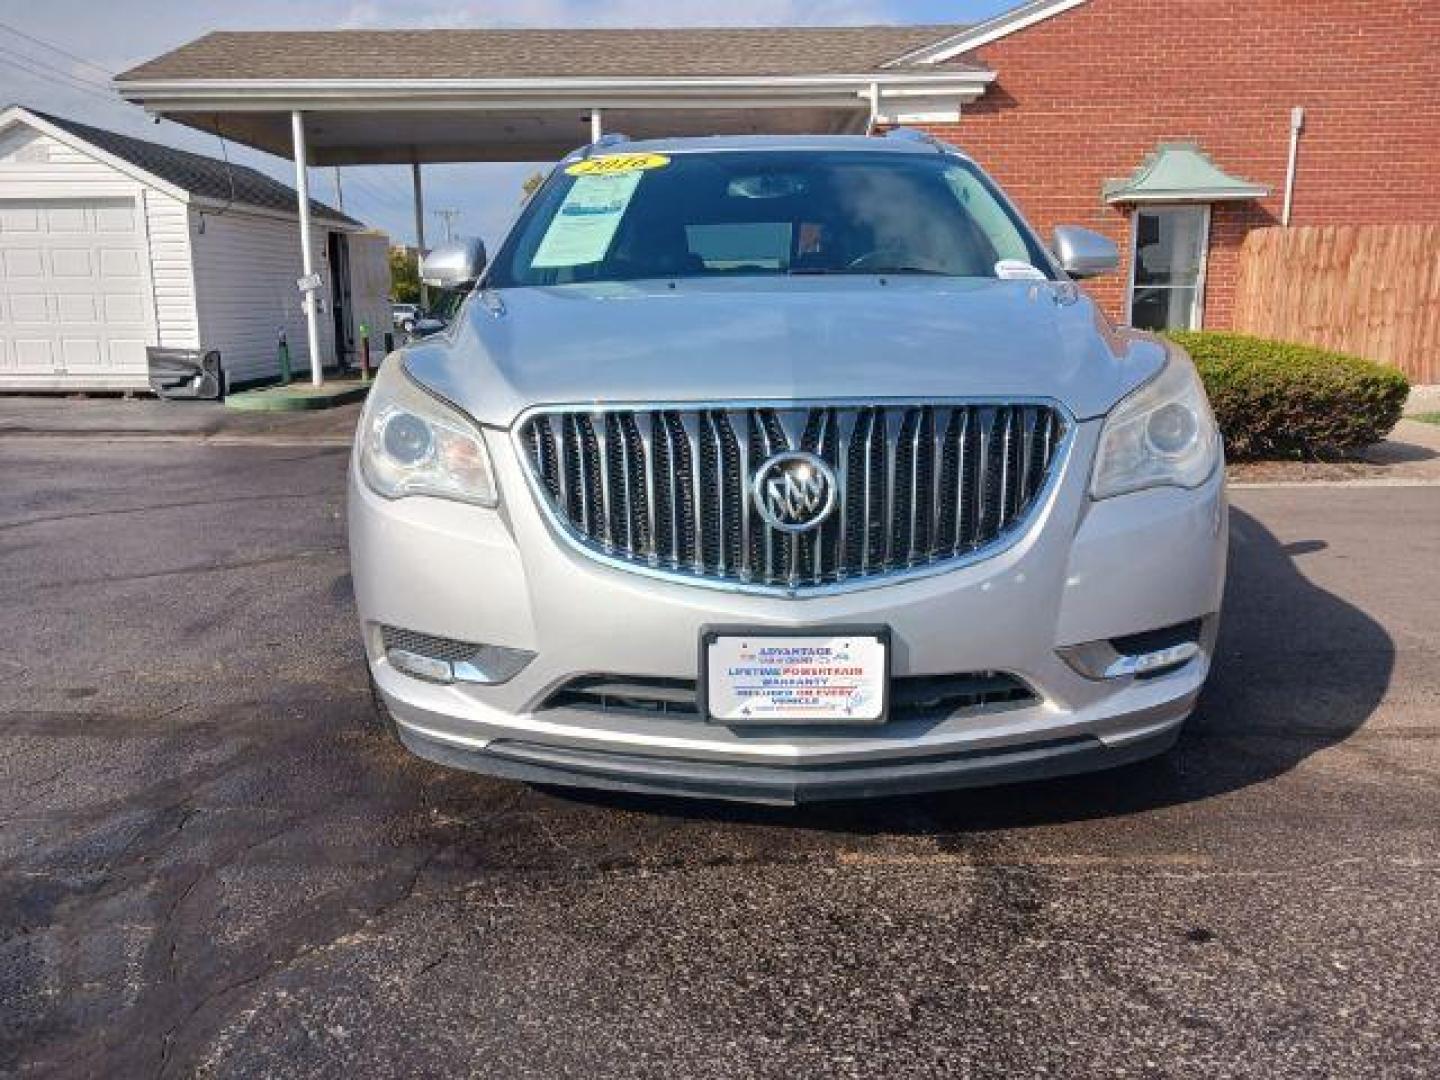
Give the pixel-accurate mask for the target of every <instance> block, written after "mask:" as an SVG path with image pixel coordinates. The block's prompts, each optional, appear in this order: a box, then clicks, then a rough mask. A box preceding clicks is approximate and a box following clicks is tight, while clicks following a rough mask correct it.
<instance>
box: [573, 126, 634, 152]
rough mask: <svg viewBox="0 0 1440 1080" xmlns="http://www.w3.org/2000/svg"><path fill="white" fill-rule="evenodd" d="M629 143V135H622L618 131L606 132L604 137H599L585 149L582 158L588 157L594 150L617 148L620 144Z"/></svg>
mask: <svg viewBox="0 0 1440 1080" xmlns="http://www.w3.org/2000/svg"><path fill="white" fill-rule="evenodd" d="M629 141H630V136H629V135H622V134H620V132H618V131H607V132H606V133H605V134H604V135H601V136H600V137H599V138H598V139H596V140H595V141H594V142H593V143H591V144H590V145H589V146H587V147H585V154H584V156H585V157H589V156H590V155H591V154H592V153H594V152H595V151H596V150H604V149H605V148H606V147H609V146H619V145H620V144H621V143H627V142H629Z"/></svg>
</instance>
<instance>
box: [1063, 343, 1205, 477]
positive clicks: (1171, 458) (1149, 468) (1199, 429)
mask: <svg viewBox="0 0 1440 1080" xmlns="http://www.w3.org/2000/svg"><path fill="white" fill-rule="evenodd" d="M1219 461H1220V432H1219V430H1218V429H1217V428H1216V427H1215V416H1214V414H1212V413H1211V411H1210V402H1209V401H1208V400H1207V399H1206V397H1205V388H1204V387H1203V386H1201V385H1200V377H1199V376H1198V375H1197V374H1196V373H1195V365H1194V364H1192V363H1191V362H1190V359H1189V357H1187V356H1186V355H1185V354H1184V353H1183V352H1180V351H1178V350H1174V349H1173V348H1172V349H1171V350H1170V356H1169V358H1168V360H1167V361H1166V363H1165V367H1164V368H1163V369H1162V370H1161V371H1160V374H1158V375H1156V376H1155V377H1154V378H1153V379H1151V380H1150V381H1149V382H1148V383H1146V384H1145V385H1144V386H1142V387H1140V389H1138V390H1136V391H1135V392H1134V393H1132V394H1131V395H1130V396H1129V397H1127V398H1125V400H1123V401H1122V402H1120V404H1119V405H1117V406H1115V408H1114V409H1113V410H1111V413H1110V415H1109V416H1107V417H1106V418H1105V427H1104V429H1103V430H1102V431H1101V432H1100V449H1099V451H1098V452H1097V453H1096V456H1095V472H1094V475H1093V476H1092V477H1091V479H1090V494H1091V496H1092V497H1093V498H1096V499H1108V498H1110V497H1111V496H1112V495H1123V494H1125V493H1126V492H1128V491H1139V490H1141V489H1142V488H1150V487H1163V486H1174V487H1183V488H1193V487H1199V486H1200V485H1201V484H1203V483H1204V482H1205V481H1206V480H1208V479H1210V474H1211V473H1213V472H1214V471H1215V466H1216V465H1217V464H1218V463H1219Z"/></svg>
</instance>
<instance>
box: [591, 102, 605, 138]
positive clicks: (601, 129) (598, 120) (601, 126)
mask: <svg viewBox="0 0 1440 1080" xmlns="http://www.w3.org/2000/svg"><path fill="white" fill-rule="evenodd" d="M604 134H605V122H604V120H603V119H602V117H601V116H600V110H599V109H591V110H590V141H591V142H592V143H597V142H599V141H600V136H601V135H604Z"/></svg>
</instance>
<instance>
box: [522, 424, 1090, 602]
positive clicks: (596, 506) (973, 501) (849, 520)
mask: <svg viewBox="0 0 1440 1080" xmlns="http://www.w3.org/2000/svg"><path fill="white" fill-rule="evenodd" d="M1065 435H1066V424H1065V420H1064V418H1063V417H1062V415H1061V414H1060V412H1059V410H1057V409H1055V408H1053V407H1051V406H1049V405H1043V404H1034V403H1017V402H994V403H991V402H986V403H974V402H967V403H953V404H951V403H934V404H931V403H925V404H887V405H815V406H796V407H789V408H768V407H734V408H724V407H704V406H701V407H690V408H669V407H665V408H660V407H654V408H643V407H641V408H616V409H608V410H598V411H596V410H574V409H559V410H553V411H544V412H541V413H538V414H534V415H532V416H530V417H529V418H528V419H526V420H525V422H524V423H523V424H522V425H521V427H520V430H519V438H520V442H521V445H522V446H523V448H524V456H525V458H526V462H527V464H528V466H529V468H530V470H531V475H532V478H533V479H534V480H535V481H536V486H537V488H538V489H539V491H540V493H541V495H542V497H543V499H544V500H545V502H546V503H547V505H548V507H549V509H550V511H551V512H552V514H553V515H554V517H555V519H556V520H557V521H558V523H559V524H560V525H561V526H562V527H563V528H564V529H565V531H566V532H567V533H568V534H569V535H570V536H571V538H572V539H573V540H575V541H576V542H577V543H579V544H580V545H581V546H583V547H584V548H586V549H587V550H588V551H590V552H592V553H595V554H599V555H603V556H606V557H608V558H612V559H615V560H618V561H621V562H623V563H629V564H633V565H634V566H636V567H641V568H649V569H651V570H655V571H661V572H665V573H669V574H674V575H679V576H684V577H690V578H698V579H702V580H709V581H718V582H723V583H732V584H735V585H739V586H742V587H754V588H759V589H779V590H785V591H803V590H805V589H809V588H817V587H821V586H826V585H833V584H837V583H842V582H849V581H855V580H860V579H865V578H869V577H875V576H877V575H886V574H896V573H903V572H906V571H912V570H916V569H920V568H925V567H932V566H935V565H937V564H941V565H943V564H945V563H947V562H951V561H954V560H958V559H964V558H969V557H973V556H975V555H976V554H977V553H983V552H984V551H985V550H986V549H988V548H993V547H998V546H999V545H1000V544H1001V543H1002V542H1003V541H1005V540H1006V539H1007V538H1008V537H1009V536H1010V535H1012V534H1013V533H1015V532H1016V531H1018V526H1019V524H1020V523H1021V522H1022V520H1023V519H1024V518H1025V517H1026V516H1027V514H1028V512H1029V511H1030V509H1031V508H1032V507H1033V506H1034V504H1035V502H1036V499H1037V496H1038V495H1039V493H1040V491H1041V490H1042V489H1043V488H1044V486H1045V483H1046V480H1047V479H1048V477H1049V475H1050V473H1051V472H1052V471H1053V469H1054V467H1055V462H1056V459H1057V457H1058V451H1059V448H1060V446H1061V444H1062V442H1063V440H1064V438H1065ZM784 451H803V452H805V453H809V454H813V455H815V456H817V457H819V458H821V459H822V460H823V461H824V462H825V463H826V464H827V465H828V466H829V467H830V470H831V472H832V473H833V475H834V477H835V488H836V492H835V494H836V499H835V507H834V511H833V512H832V513H831V514H830V515H829V516H828V517H827V518H826V519H825V520H824V521H823V523H822V524H820V525H819V526H818V527H816V528H814V529H812V530H811V531H809V532H802V533H792V532H785V531H782V530H780V529H776V528H774V527H773V526H772V525H770V524H769V523H767V522H766V521H765V520H764V518H763V517H762V516H761V514H760V513H759V508H758V507H757V506H756V505H755V504H754V499H753V496H752V490H751V487H752V483H753V481H754V478H755V472H756V470H757V469H759V468H760V467H761V466H762V465H763V464H764V463H765V462H766V461H768V460H769V459H770V458H772V457H773V456H775V455H776V454H779V453H782V452H784Z"/></svg>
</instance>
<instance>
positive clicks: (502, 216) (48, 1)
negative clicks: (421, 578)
mask: <svg viewBox="0 0 1440 1080" xmlns="http://www.w3.org/2000/svg"><path fill="white" fill-rule="evenodd" d="M1016 2H1017V0H725V2H724V3H723V4H722V3H717V2H716V0H665V2H663V3H659V2H656V0H486V2H470V0H225V2H223V3H220V2H215V0H0V105H4V104H10V103H18V104H22V105H32V106H34V107H35V108H38V109H41V110H42V111H45V112H50V113H54V114H57V115H61V116H67V117H70V118H72V119H75V120H80V121H82V122H84V123H88V124H93V125H95V126H96V127H104V128H109V129H111V130H113V131H120V132H124V133H125V134H129V135H135V136H138V137H140V138H143V139H150V140H151V141H153V142H162V143H168V144H170V145H172V146H179V147H182V148H183V149H186V150H193V151H195V152H197V153H201V154H208V155H210V156H212V157H219V156H220V155H221V147H220V143H219V140H218V139H217V138H216V137H214V136H212V135H206V134H203V133H201V132H197V131H193V130H191V129H189V128H186V127H182V126H180V125H178V124H174V123H171V122H169V121H164V122H161V123H159V124H156V123H154V122H153V118H151V117H149V116H147V115H146V114H145V112H144V111H143V110H141V109H139V108H138V107H136V106H133V105H129V104H127V103H125V102H124V101H122V100H121V99H120V97H119V96H118V95H117V94H115V93H114V91H112V90H110V89H108V81H109V76H110V75H113V74H114V73H116V72H119V71H124V70H125V69H126V68H129V67H133V66H134V65H136V64H138V63H141V62H143V61H145V60H149V59H151V58H153V57H155V56H158V55H159V54H161V53H163V52H166V51H168V50H170V49H173V48H175V47H176V46H179V45H183V44H184V43H185V42H187V41H191V40H193V39H195V38H197V37H200V36H201V35H203V34H206V33H208V32H210V31H211V30H325V29H387V28H444V27H477V28H483V27H487V26H494V27H526V26H551V27H554V26H565V27H590V26H594V27H602V26H603V27H630V26H768V25H807V24H808V25H817V26H823V25H843V24H857V23H858V24H869V23H949V22H954V23H972V22H978V21H979V20H981V19H985V18H989V17H990V16H992V15H995V14H997V13H998V12H1001V11H1004V10H1005V9H1006V8H1009V7H1013V6H1014V5H1015V3H1016ZM229 153H230V158H231V160H232V161H237V162H241V163H243V164H246V165H251V166H254V167H255V168H258V169H261V170H262V171H264V172H267V173H269V174H271V175H272V176H275V177H277V178H279V179H281V180H284V181H285V182H286V183H289V184H292V185H293V183H294V166H293V165H292V164H291V163H290V162H289V161H287V160H285V159H283V158H277V157H273V156H271V155H269V154H265V153H261V152H260V151H256V150H251V149H249V148H247V147H242V146H236V145H233V144H232V145H231V146H230V147H229ZM537 167H538V165H534V164H516V163H505V164H498V163H496V164H477V163H469V164H453V165H451V164H446V165H427V166H426V167H425V180H424V185H425V205H426V208H427V210H435V209H442V208H450V209H455V210H458V211H459V212H460V213H459V217H458V218H456V219H455V220H454V231H455V233H456V234H457V235H478V236H480V237H481V238H483V239H484V240H485V242H486V244H487V245H490V246H492V247H493V245H494V244H495V243H496V242H497V241H498V240H499V239H500V236H501V234H502V233H503V231H504V228H505V226H506V224H508V222H509V221H510V219H511V218H512V217H513V215H514V213H515V210H516V209H517V207H518V205H519V200H520V196H521V184H522V183H523V182H524V180H525V178H526V177H527V176H529V175H530V174H531V173H533V172H535V171H536V169H537ZM340 184H341V186H342V188H343V191H344V199H345V210H346V212H347V213H349V214H350V215H351V216H352V217H357V218H359V219H360V220H362V221H364V222H366V223H367V224H369V225H372V226H375V227H376V228H380V229H384V230H385V231H386V232H387V233H389V234H390V236H391V238H392V240H394V241H395V242H396V243H412V242H413V241H414V233H415V228H414V222H413V218H412V214H413V211H412V209H411V196H410V176H409V169H408V167H405V166H365V167H353V168H352V167H347V168H344V169H341V170H340ZM310 185H311V193H312V194H313V195H314V197H316V198H318V199H320V200H321V201H323V202H328V203H330V204H331V205H332V206H333V205H335V203H336V192H335V170H333V169H314V170H312V171H311V174H310ZM425 229H426V240H427V241H428V242H430V243H432V244H433V243H434V241H435V239H436V238H437V237H439V236H441V235H443V229H442V226H441V223H440V221H439V220H438V219H437V218H435V217H433V216H432V217H431V218H430V219H429V220H428V221H427V222H426V224H425Z"/></svg>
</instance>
